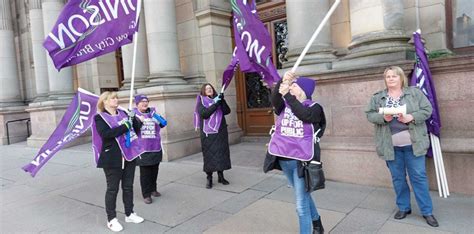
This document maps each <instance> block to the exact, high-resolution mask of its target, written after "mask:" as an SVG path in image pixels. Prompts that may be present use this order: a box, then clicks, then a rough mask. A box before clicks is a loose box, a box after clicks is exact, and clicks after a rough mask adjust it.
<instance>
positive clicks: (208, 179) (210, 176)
mask: <svg viewBox="0 0 474 234" xmlns="http://www.w3.org/2000/svg"><path fill="white" fill-rule="evenodd" d="M206 174H207V183H206V188H207V189H210V188H212V172H206Z"/></svg>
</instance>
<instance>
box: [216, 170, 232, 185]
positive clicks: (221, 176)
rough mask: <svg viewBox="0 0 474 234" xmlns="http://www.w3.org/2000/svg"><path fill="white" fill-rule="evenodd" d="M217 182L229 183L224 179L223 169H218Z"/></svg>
mask: <svg viewBox="0 0 474 234" xmlns="http://www.w3.org/2000/svg"><path fill="white" fill-rule="evenodd" d="M217 182H219V183H221V184H223V185H228V184H229V181H227V180H226V179H224V172H223V171H218V172H217Z"/></svg>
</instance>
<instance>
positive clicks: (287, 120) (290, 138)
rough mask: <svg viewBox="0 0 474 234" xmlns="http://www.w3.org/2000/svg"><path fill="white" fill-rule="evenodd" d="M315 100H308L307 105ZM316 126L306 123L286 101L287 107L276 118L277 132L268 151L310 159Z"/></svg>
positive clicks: (274, 153)
mask: <svg viewBox="0 0 474 234" xmlns="http://www.w3.org/2000/svg"><path fill="white" fill-rule="evenodd" d="M314 104H315V102H312V101H311V100H306V101H304V102H303V105H304V106H306V107H309V106H312V105H314ZM313 135H314V127H313V124H311V123H304V122H303V121H301V120H300V119H298V117H296V115H295V114H294V113H293V112H292V111H291V109H290V107H289V106H288V104H287V103H286V102H285V109H284V111H283V112H282V113H280V115H279V116H278V117H277V119H276V127H275V132H274V133H273V134H272V138H271V140H270V143H269V144H268V152H269V153H270V154H272V155H274V156H278V157H284V158H290V159H296V160H301V161H309V160H311V159H312V158H313V154H314V137H313Z"/></svg>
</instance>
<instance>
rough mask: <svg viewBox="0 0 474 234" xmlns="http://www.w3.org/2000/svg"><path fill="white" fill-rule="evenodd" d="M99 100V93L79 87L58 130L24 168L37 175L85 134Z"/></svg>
mask: <svg viewBox="0 0 474 234" xmlns="http://www.w3.org/2000/svg"><path fill="white" fill-rule="evenodd" d="M98 100H99V97H98V96H97V95H95V94H93V93H90V92H88V91H86V90H83V89H80V88H79V90H78V92H77V94H76V96H74V98H73V99H72V101H71V104H69V107H68V108H67V110H66V112H65V113H64V116H63V118H62V119H61V122H59V125H58V127H56V130H54V132H53V134H51V136H50V137H49V139H48V141H46V143H45V144H44V145H43V147H41V149H40V150H39V152H38V153H37V154H36V156H35V157H34V158H33V160H32V161H31V162H30V163H29V164H27V165H25V166H24V167H23V168H22V169H23V170H24V171H25V172H29V173H30V174H31V176H32V177H35V175H36V173H37V172H38V171H39V170H40V169H41V167H43V166H44V164H46V162H48V161H49V160H50V159H51V158H52V157H53V156H54V155H55V154H56V153H57V152H58V151H59V150H60V149H62V148H63V147H64V146H65V145H66V144H68V143H69V142H72V141H74V140H75V139H76V138H78V137H79V136H81V135H82V134H84V132H86V130H87V129H88V128H89V127H90V126H91V125H92V123H93V121H94V116H95V115H96V113H97V108H96V107H97V101H98Z"/></svg>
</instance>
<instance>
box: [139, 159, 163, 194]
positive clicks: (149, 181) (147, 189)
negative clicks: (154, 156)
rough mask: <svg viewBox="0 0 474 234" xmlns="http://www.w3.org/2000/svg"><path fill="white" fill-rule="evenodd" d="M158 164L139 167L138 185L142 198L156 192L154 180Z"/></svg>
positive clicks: (156, 176)
mask: <svg viewBox="0 0 474 234" xmlns="http://www.w3.org/2000/svg"><path fill="white" fill-rule="evenodd" d="M159 166H160V163H158V164H156V165H152V166H140V185H141V187H142V195H143V198H146V197H150V196H151V193H152V192H154V191H156V179H157V178H158V169H159Z"/></svg>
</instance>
